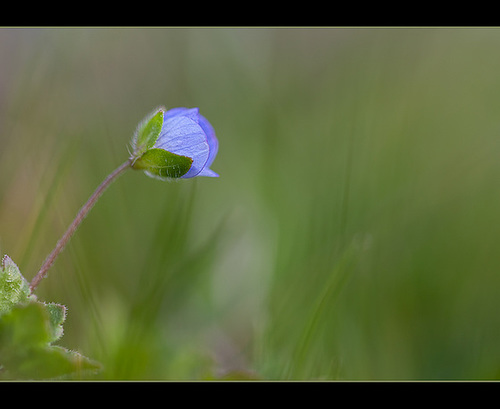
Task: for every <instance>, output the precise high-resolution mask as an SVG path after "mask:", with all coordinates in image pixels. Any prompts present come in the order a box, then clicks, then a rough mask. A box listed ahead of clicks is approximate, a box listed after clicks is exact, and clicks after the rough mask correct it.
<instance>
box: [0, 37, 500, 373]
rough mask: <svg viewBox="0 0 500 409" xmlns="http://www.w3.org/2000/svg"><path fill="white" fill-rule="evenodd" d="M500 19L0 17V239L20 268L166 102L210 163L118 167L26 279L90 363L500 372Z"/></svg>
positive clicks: (187, 369) (45, 246)
mask: <svg viewBox="0 0 500 409" xmlns="http://www.w3.org/2000/svg"><path fill="white" fill-rule="evenodd" d="M499 50H500V30H499V29H488V28H477V29H476V28H467V29H466V28H455V29H451V28H435V29H433V28H424V29H423V28H421V29H419V28H411V29H410V28H408V29H406V28H373V29H369V28H338V29H335V28H322V29H320V28H45V29H42V28H38V29H37V28H2V29H0V252H1V253H2V254H8V255H10V256H11V257H12V259H13V260H14V261H15V262H16V263H17V264H18V266H19V267H20V269H21V272H22V273H23V274H24V276H25V277H26V278H27V279H28V280H31V278H32V277H33V276H34V275H35V273H36V272H37V270H38V268H39V267H40V265H41V263H42V262H43V260H44V259H45V257H46V255H47V254H48V253H49V252H50V251H51V250H52V248H53V246H54V245H55V243H56V241H57V240H58V238H59V237H60V236H61V235H62V233H63V232H64V230H65V229H66V226H67V225H68V224H69V223H70V221H71V220H72V218H73V217H74V215H75V214H76V212H77V211H78V209H79V208H80V206H81V205H82V204H83V203H84V202H85V201H86V200H87V198H88V197H89V195H90V194H91V193H92V192H93V190H94V189H95V187H97V185H98V184H99V183H100V182H101V181H102V180H103V179H104V178H105V177H106V175H107V174H108V173H110V172H111V171H112V170H113V169H115V168H116V167H117V166H118V165H119V164H121V163H122V162H123V161H124V160H125V159H126V158H127V157H128V153H127V144H128V142H129V140H130V137H131V136H132V134H133V132H134V130H135V127H136V126H137V124H138V122H139V121H140V120H141V119H142V118H143V117H144V116H145V115H146V114H148V113H149V112H150V111H151V110H153V109H154V108H155V107H156V106H158V105H165V106H166V107H167V108H173V107H176V106H186V107H199V108H200V112H201V113H202V114H203V115H204V116H206V117H207V118H208V119H209V120H210V122H211V123H212V125H213V126H214V128H215V130H216V133H217V136H218V139H219V143H220V149H219V153H218V156H217V158H216V160H215V162H214V164H213V166H212V169H213V170H214V171H216V172H218V173H219V174H220V178H218V179H212V178H195V179H190V180H181V181H178V182H177V181H176V182H170V183H167V182H160V181H158V180H153V179H150V178H148V177H147V176H145V175H144V174H143V173H141V172H136V171H131V170H130V171H128V172H127V173H125V175H123V176H122V177H121V178H120V179H119V180H118V181H117V182H115V184H114V185H112V186H111V187H110V188H109V190H108V191H107V192H106V193H105V194H104V196H103V197H102V198H101V199H100V201H99V202H98V203H97V205H96V206H95V208H94V209H93V210H92V212H91V213H90V215H89V216H88V217H87V219H86V220H85V221H84V223H83V224H82V226H81V227H80V228H79V230H78V232H77V233H76V235H75V236H74V237H73V239H72V241H71V242H70V243H69V245H68V246H67V247H66V249H65V251H64V252H63V253H62V254H61V255H60V256H59V258H58V259H57V261H56V263H55V264H54V266H53V267H52V269H51V270H50V273H49V276H48V277H47V278H46V279H45V280H44V281H43V282H42V283H41V284H40V286H39V287H38V289H37V295H38V297H39V298H40V299H42V300H46V301H51V302H58V303H62V304H65V305H66V306H67V307H68V318H67V321H66V324H65V334H64V336H63V338H62V339H61V340H60V341H58V343H59V344H60V345H62V346H64V347H67V348H70V349H74V350H77V351H79V352H81V353H82V354H84V355H86V356H89V357H91V358H93V359H95V360H98V361H99V362H101V363H102V365H103V368H104V369H103V371H101V372H100V373H99V374H98V375H95V376H89V377H90V378H91V379H140V380H158V379H171V380H188V379H189V380H199V379H227V378H231V379H240V378H244V379H245V378H252V379H253V378H256V379H264V380H270V379H274V380H291V379H298V380H303V379H307V380H335V379H340V380H407V379H409V380H421V379H423V380H430V379H498V378H499V377H500V253H499V251H498V247H499V243H500V189H499V187H500V186H499V185H500V184H499V182H500V75H499V72H500V52H499Z"/></svg>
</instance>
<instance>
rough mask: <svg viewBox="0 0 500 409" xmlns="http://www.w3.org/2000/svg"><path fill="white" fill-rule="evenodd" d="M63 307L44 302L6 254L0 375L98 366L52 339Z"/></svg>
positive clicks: (0, 277) (0, 271) (0, 292)
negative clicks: (57, 344)
mask: <svg viewBox="0 0 500 409" xmlns="http://www.w3.org/2000/svg"><path fill="white" fill-rule="evenodd" d="M65 319H66V307H64V306H63V305H59V304H55V303H47V304H46V303H43V302H40V301H37V300H36V297H35V295H33V294H31V291H30V288H29V284H28V282H27V281H26V280H25V278H24V277H23V276H22V274H21V272H20V271H19V268H18V267H17V266H16V264H15V263H14V262H13V261H12V260H11V258H10V257H9V256H4V257H3V259H2V262H1V263H0V378H7V379H47V378H54V377H61V376H72V375H73V374H80V373H81V372H82V371H84V370H85V371H87V370H97V369H98V368H99V365H98V364H97V363H95V362H93V361H91V360H90V359H88V358H86V357H84V356H82V355H80V354H78V353H77V352H73V351H69V350H66V349H65V348H62V347H60V346H52V345H51V343H52V342H54V341H56V340H58V339H59V338H61V336H62V335H63V326H62V324H63V323H64V320H65Z"/></svg>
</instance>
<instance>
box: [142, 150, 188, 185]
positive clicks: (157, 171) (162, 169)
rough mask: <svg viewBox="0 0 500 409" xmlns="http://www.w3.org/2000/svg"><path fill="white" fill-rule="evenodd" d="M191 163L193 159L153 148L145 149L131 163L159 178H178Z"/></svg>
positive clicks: (186, 170)
mask: <svg viewBox="0 0 500 409" xmlns="http://www.w3.org/2000/svg"><path fill="white" fill-rule="evenodd" d="M192 164H193V159H191V158H189V157H187V156H181V155H176V154H175V153H172V152H168V151H166V150H164V149H159V148H154V149H149V150H148V151H146V152H145V153H144V154H143V155H142V156H141V157H140V158H139V159H137V160H136V161H135V163H134V164H133V165H132V167H133V168H134V169H142V170H144V171H146V173H148V174H149V175H150V176H153V177H157V178H159V179H168V178H179V177H181V176H182V175H184V174H186V173H187V172H188V170H189V168H191V165H192Z"/></svg>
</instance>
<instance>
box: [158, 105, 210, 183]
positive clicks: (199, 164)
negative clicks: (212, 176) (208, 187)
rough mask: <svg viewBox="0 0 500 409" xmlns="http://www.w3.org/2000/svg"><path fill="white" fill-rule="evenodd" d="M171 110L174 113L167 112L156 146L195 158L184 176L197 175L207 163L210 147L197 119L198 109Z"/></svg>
mask: <svg viewBox="0 0 500 409" xmlns="http://www.w3.org/2000/svg"><path fill="white" fill-rule="evenodd" d="M171 111H174V113H173V114H172V113H171V114H170V115H169V112H170V111H167V112H166V115H165V117H164V122H163V128H162V130H161V132H160V136H159V137H158V139H157V141H156V144H155V148H160V149H165V150H167V151H169V152H172V153H175V154H177V155H182V156H187V157H189V158H191V159H193V164H192V165H191V168H190V169H189V171H188V172H187V173H186V174H185V175H183V177H184V178H190V177H194V176H197V175H198V174H199V173H200V172H201V171H202V170H203V168H204V167H205V164H206V163H207V160H208V157H209V149H210V148H209V145H208V142H207V136H206V135H205V132H204V131H203V128H202V127H201V126H200V125H199V124H198V122H197V120H196V119H197V111H198V110H197V108H193V109H191V110H187V109H186V110H185V111H184V112H182V111H180V109H179V108H174V109H172V110H171ZM176 111H177V112H176ZM189 111H191V112H189Z"/></svg>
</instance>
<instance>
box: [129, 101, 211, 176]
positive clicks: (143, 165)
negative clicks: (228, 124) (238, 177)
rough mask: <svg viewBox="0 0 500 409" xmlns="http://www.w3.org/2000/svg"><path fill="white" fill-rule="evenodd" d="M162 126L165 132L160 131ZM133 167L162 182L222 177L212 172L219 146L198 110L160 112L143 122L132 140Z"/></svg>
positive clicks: (183, 109)
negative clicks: (174, 179)
mask: <svg viewBox="0 0 500 409" xmlns="http://www.w3.org/2000/svg"><path fill="white" fill-rule="evenodd" d="M160 126H161V128H160ZM132 147H133V155H132V156H133V164H132V167H133V168H135V169H143V170H144V171H145V172H146V174H147V175H148V176H152V177H156V178H159V179H169V178H179V177H180V178H184V179H187V178H193V177H195V176H209V177H218V176H219V175H218V174H217V173H215V172H214V171H213V170H211V169H210V166H211V165H212V163H213V161H214V159H215V156H216V155H217V150H218V147H219V143H218V141H217V137H216V136H215V131H214V129H213V127H212V125H211V124H210V122H208V120H207V119H206V118H205V117H204V116H202V115H201V114H200V113H199V112H198V108H172V109H170V110H168V111H166V112H165V110H164V109H163V108H159V109H158V110H157V111H155V112H154V113H153V115H152V116H150V117H148V118H147V119H146V120H145V121H143V122H142V123H141V124H140V125H139V127H138V129H137V131H136V134H135V135H134V138H133V140H132Z"/></svg>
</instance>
